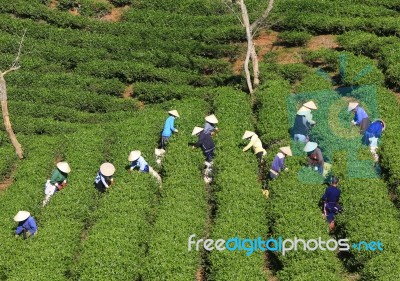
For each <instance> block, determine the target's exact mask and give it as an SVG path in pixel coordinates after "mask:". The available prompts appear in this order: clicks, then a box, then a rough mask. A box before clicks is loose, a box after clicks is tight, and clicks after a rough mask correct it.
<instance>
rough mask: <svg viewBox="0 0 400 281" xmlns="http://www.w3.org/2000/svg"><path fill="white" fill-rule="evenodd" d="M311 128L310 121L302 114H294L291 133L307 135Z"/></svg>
mask: <svg viewBox="0 0 400 281" xmlns="http://www.w3.org/2000/svg"><path fill="white" fill-rule="evenodd" d="M310 128H311V123H310V122H309V121H307V118H306V117H305V116H304V115H296V118H295V120H294V125H293V134H294V135H296V134H299V135H304V136H307V135H308V131H309V129H310Z"/></svg>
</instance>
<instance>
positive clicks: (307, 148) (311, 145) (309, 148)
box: [303, 141, 318, 152]
mask: <svg viewBox="0 0 400 281" xmlns="http://www.w3.org/2000/svg"><path fill="white" fill-rule="evenodd" d="M317 146H318V143H316V142H312V141H309V142H308V143H307V144H306V146H305V147H304V149H303V150H304V151H305V152H311V151H313V150H314V149H316V148H317Z"/></svg>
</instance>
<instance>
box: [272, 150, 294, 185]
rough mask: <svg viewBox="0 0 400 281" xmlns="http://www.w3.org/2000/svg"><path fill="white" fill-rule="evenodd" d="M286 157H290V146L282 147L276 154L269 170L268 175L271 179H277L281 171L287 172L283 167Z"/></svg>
mask: <svg viewBox="0 0 400 281" xmlns="http://www.w3.org/2000/svg"><path fill="white" fill-rule="evenodd" d="M286 156H292V150H291V149H290V146H284V147H281V148H279V152H278V153H277V154H276V156H275V158H274V161H273V162H272V165H271V169H270V170H269V175H270V176H271V178H272V179H274V178H275V177H277V176H278V175H279V173H280V172H281V171H282V170H286V171H287V170H288V168H286V167H285V158H286Z"/></svg>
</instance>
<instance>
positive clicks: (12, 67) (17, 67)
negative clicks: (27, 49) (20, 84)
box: [1, 29, 26, 76]
mask: <svg viewBox="0 0 400 281" xmlns="http://www.w3.org/2000/svg"><path fill="white" fill-rule="evenodd" d="M25 34H26V29H25V30H24V33H23V34H22V38H21V41H20V42H19V47H18V53H17V56H16V57H15V59H14V61H13V63H12V65H11V67H10V68H9V69H7V70H6V71H3V72H1V75H3V76H5V75H6V74H7V73H8V72H11V71H14V70H17V69H19V68H20V67H21V66H20V65H19V59H20V57H21V52H22V47H23V45H22V43H23V42H24V39H25Z"/></svg>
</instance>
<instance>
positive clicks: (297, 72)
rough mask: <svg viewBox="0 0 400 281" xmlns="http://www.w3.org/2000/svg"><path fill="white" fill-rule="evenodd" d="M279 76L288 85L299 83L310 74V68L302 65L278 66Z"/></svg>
mask: <svg viewBox="0 0 400 281" xmlns="http://www.w3.org/2000/svg"><path fill="white" fill-rule="evenodd" d="M278 72H279V74H280V75H282V76H283V77H284V78H285V79H287V80H289V82H290V83H294V82H296V81H300V80H302V79H303V78H304V76H306V75H307V73H309V72H310V68H309V67H307V66H306V65H304V64H302V63H294V64H284V65H280V66H279V70H278Z"/></svg>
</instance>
